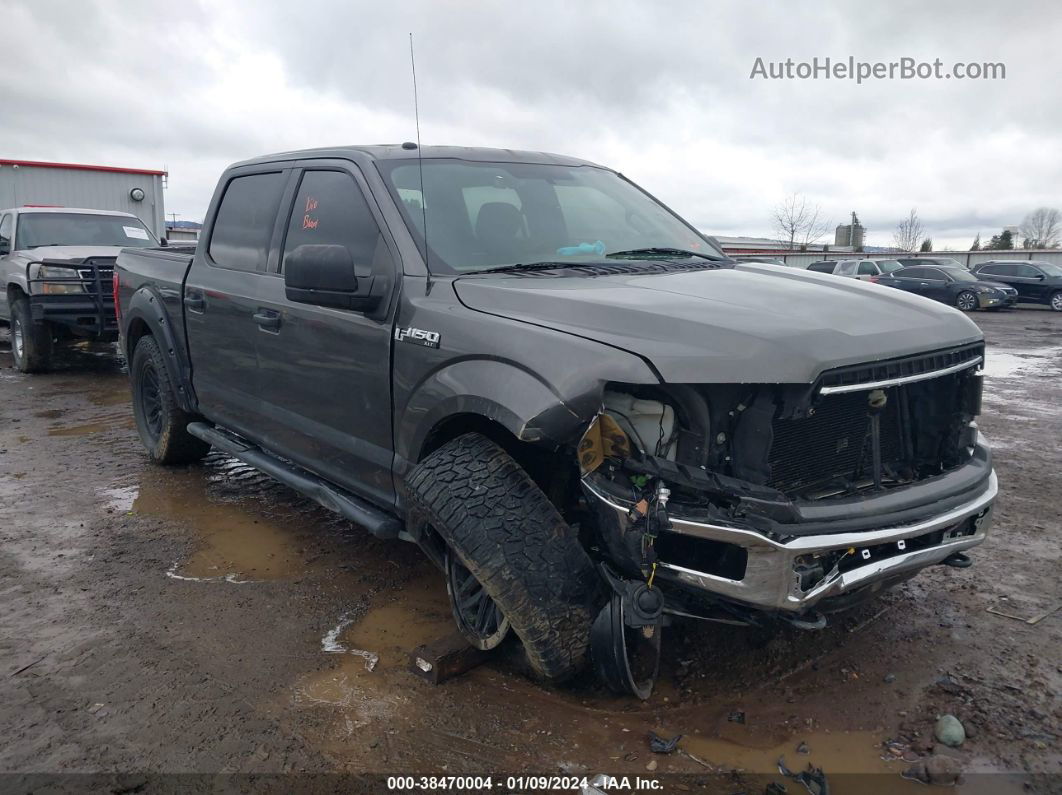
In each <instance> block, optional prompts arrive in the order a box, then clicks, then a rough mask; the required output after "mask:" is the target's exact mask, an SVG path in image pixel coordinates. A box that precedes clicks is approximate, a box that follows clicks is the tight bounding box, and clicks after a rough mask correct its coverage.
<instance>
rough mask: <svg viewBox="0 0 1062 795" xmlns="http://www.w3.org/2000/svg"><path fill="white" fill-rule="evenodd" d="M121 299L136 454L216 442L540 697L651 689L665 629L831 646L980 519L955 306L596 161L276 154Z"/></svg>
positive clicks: (151, 256)
mask: <svg viewBox="0 0 1062 795" xmlns="http://www.w3.org/2000/svg"><path fill="white" fill-rule="evenodd" d="M116 280H117V285H116V292H117V296H118V308H119V314H120V325H121V330H122V339H123V345H124V349H125V352H126V354H127V356H128V357H129V361H130V363H131V364H130V379H131V382H132V394H133V406H134V411H135V417H136V424H137V428H138V431H139V433H140V436H141V439H142V440H143V443H144V445H145V446H146V448H147V450H148V451H149V454H150V457H151V458H152V459H153V460H155V461H157V462H159V463H163V464H176V463H187V462H190V461H193V460H195V459H198V458H200V457H202V456H203V455H204V454H205V453H206V452H207V451H208V449H210V448H211V447H213V448H215V449H217V450H221V451H224V452H226V453H228V454H231V455H232V456H235V457H237V458H239V459H241V460H243V461H245V462H248V463H249V464H251V465H253V466H255V467H258V468H259V469H261V470H262V471H264V472H267V473H269V474H270V475H272V476H273V477H275V478H277V479H278V480H280V481H282V482H284V483H286V484H288V485H290V486H292V487H293V488H295V489H298V490H300V491H302V492H304V493H306V494H308V495H312V496H313V497H314V498H315V499H317V500H318V501H319V502H321V503H322V504H323V505H326V506H328V507H330V508H332V509H334V510H336V511H338V512H339V513H341V514H343V515H344V516H347V517H349V518H350V519H352V520H354V521H356V522H359V523H360V524H362V525H364V526H365V527H366V528H367V529H368V530H369V531H370V532H372V533H375V534H376V535H378V536H381V537H385V538H401V539H405V540H408V541H413V542H416V543H417V544H419V545H420V546H421V547H422V548H423V549H424V551H425V553H426V554H427V555H428V556H429V557H430V558H431V559H432V560H433V561H434V562H435V563H436V564H437V565H438V566H439V567H440V569H441V570H442V572H443V574H444V576H445V578H446V582H447V584H448V587H449V593H450V601H451V606H452V610H453V614H454V618H455V620H456V623H457V625H458V627H459V628H460V630H461V632H462V633H463V634H464V635H465V637H466V638H467V639H468V640H469V642H470V643H472V644H473V645H475V646H477V647H479V648H481V649H490V648H493V647H495V646H497V645H498V644H500V643H502V641H503V640H505V638H506V637H507V636H510V635H515V636H516V638H518V639H519V641H520V642H521V643H522V645H523V648H524V650H525V652H526V656H527V659H528V661H529V663H530V665H531V667H532V668H533V669H534V670H535V671H537V672H538V673H539V674H540V675H541V676H543V677H545V678H548V679H553V680H557V679H563V678H565V677H568V676H571V675H572V674H573V673H575V672H576V671H578V670H579V669H580V668H581V667H582V666H583V665H584V664H585V663H586V662H587V661H588V659H591V658H592V659H593V660H594V662H595V664H596V666H597V669H598V670H599V672H600V673H601V675H602V676H603V677H604V679H605V680H606V681H607V682H608V684H609V685H611V686H612V687H614V688H616V689H617V690H621V691H626V692H632V693H636V694H637V695H640V696H643V697H644V696H645V695H647V694H648V692H649V690H650V688H651V686H652V681H653V678H654V676H655V672H656V666H657V664H658V662H659V653H660V637H661V634H662V630H663V628H664V627H665V626H666V624H667V623H669V622H670V621H671V620H673V619H674V617H685V618H691V619H703V620H708V621H722V622H726V623H739V624H763V623H766V622H770V621H773V620H782V621H787V622H790V623H792V624H796V625H797V626H801V627H805V628H809V629H813V628H817V627H821V626H824V624H825V622H826V620H827V616H828V614H829V613H831V612H833V611H836V610H840V609H842V608H845V607H847V606H849V605H851V604H854V603H856V602H858V601H859V600H861V599H864V598H866V597H869V596H872V595H874V594H876V593H879V592H881V591H882V590H883V589H885V588H887V587H889V586H891V585H893V584H895V583H898V582H900V581H902V580H904V579H906V578H908V577H911V576H912V575H914V574H915V573H916V572H918V571H919V570H921V569H923V568H925V567H927V566H930V565H933V564H947V565H950V566H957V567H965V566H967V565H969V564H970V562H971V561H970V558H969V557H967V555H966V554H965V553H964V551H965V550H967V549H969V548H970V547H973V546H975V545H976V544H979V543H980V542H981V541H982V540H983V539H984V538H985V533H986V532H987V530H988V527H989V524H990V517H991V510H992V505H993V501H994V499H995V497H996V490H997V485H996V477H995V474H994V472H993V468H992V462H991V456H990V452H989V449H988V446H987V444H986V443H985V440H984V439H983V438H982V437H981V435H980V434H979V433H978V430H977V425H976V423H975V418H976V416H977V415H978V413H979V411H980V397H981V386H982V378H981V375H980V368H981V364H982V361H983V357H984V344H983V339H982V335H981V333H980V332H979V331H978V329H977V327H976V326H975V325H974V324H973V323H971V322H970V321H969V320H968V319H967V318H966V317H964V316H963V314H962V313H961V312H958V311H956V310H954V309H951V308H949V307H945V306H941V305H940V304H938V303H935V302H932V301H929V300H925V299H923V298H919V297H917V296H911V295H906V294H904V293H902V292H901V291H899V290H889V289H885V288H882V287H879V286H877V285H874V284H868V283H864V282H860V281H857V280H850V279H837V278H834V277H832V276H828V275H821V274H815V273H808V272H805V271H801V270H798V269H789V268H778V267H776V266H772V265H764V264H757V263H748V264H739V263H735V262H733V261H732V260H729V259H728V258H727V257H725V256H724V255H723V254H722V252H721V251H719V250H718V249H717V248H716V247H715V245H714V244H713V242H712V241H711V239H709V238H706V237H704V236H703V235H702V234H700V233H699V232H698V231H697V230H696V229H694V228H693V227H692V226H691V225H689V224H687V223H686V222H685V221H683V220H682V219H681V218H679V217H678V216H677V215H675V214H674V213H673V212H672V211H670V210H669V209H668V208H667V207H665V206H664V205H662V204H661V203H660V202H658V201H657V200H656V199H654V198H653V197H652V196H650V195H649V194H647V193H646V192H644V191H643V190H642V189H640V188H638V187H637V186H636V185H634V184H632V183H631V182H630V181H629V180H627V179H626V178H624V177H623V176H622V175H621V174H618V173H616V172H614V171H611V170H609V169H607V168H603V167H601V166H597V165H594V164H592V163H587V162H584V161H581V160H576V159H573V158H568V157H560V156H555V155H547V154H542V153H532V152H513V151H508V150H491V149H464V148H435V147H431V148H424V149H421V150H418V149H417V147H416V146H415V145H413V144H403V145H401V146H372V147H346V148H336V149H320V150H312V151H304V152H291V153H286V154H279V155H274V156H269V157H262V158H259V159H256V160H251V161H247V162H244V163H239V164H237V165H235V166H232V167H231V168H229V169H228V170H227V171H226V172H225V173H224V175H223V176H222V178H221V180H220V182H219V184H218V187H217V190H216V192H215V194H214V197H213V200H212V202H211V204H210V209H209V210H208V213H207V216H206V220H205V224H204V227H203V234H202V237H201V239H200V242H199V244H198V247H197V248H196V249H194V250H191V249H188V250H179V249H176V248H171V249H139V250H137V249H126V250H123V251H122V252H121V254H120V255H119V257H118V263H117V271H116Z"/></svg>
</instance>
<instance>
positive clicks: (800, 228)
mask: <svg viewBox="0 0 1062 795" xmlns="http://www.w3.org/2000/svg"><path fill="white" fill-rule="evenodd" d="M821 212H822V211H821V209H820V208H819V205H817V204H816V205H814V206H812V205H811V204H809V203H808V200H807V197H806V196H804V195H803V194H800V193H794V194H791V195H789V196H786V197H785V199H784V200H783V201H782V203H781V204H779V205H778V206H777V207H775V208H774V228H775V230H776V231H777V232H778V236H779V238H780V239H781V240H783V241H785V242H787V243H788V244H789V248H796V246H797V245H800V246H803V247H806V246H808V245H809V244H811V243H814V242H815V241H817V240H818V239H819V238H820V237H822V236H823V235H824V234H826V230H827V229H829V227H830V224H829V222H828V221H825V220H823V219H822V218H821Z"/></svg>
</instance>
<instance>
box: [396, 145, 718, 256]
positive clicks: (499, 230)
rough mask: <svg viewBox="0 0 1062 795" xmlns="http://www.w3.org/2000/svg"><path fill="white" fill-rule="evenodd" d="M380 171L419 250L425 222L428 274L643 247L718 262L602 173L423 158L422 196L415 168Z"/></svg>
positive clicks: (655, 206) (708, 248) (401, 165)
mask: <svg viewBox="0 0 1062 795" xmlns="http://www.w3.org/2000/svg"><path fill="white" fill-rule="evenodd" d="M379 167H380V170H381V171H382V173H383V175H384V178H385V180H386V181H387V182H388V183H389V188H390V190H391V192H392V194H393V195H394V197H395V199H396V201H397V203H398V205H399V207H401V208H402V213H403V215H404V216H405V221H406V225H407V226H408V227H409V229H410V231H411V232H412V233H413V235H414V237H415V238H416V239H417V243H418V244H419V245H420V247H421V250H422V251H423V250H424V219H425V216H426V218H427V226H428V230H427V231H428V234H427V239H428V248H429V252H428V261H429V265H430V267H431V269H432V270H433V271H436V272H444V273H445V272H450V273H473V272H476V271H483V270H488V269H490V268H497V267H501V266H506V265H515V264H517V263H522V264H530V263H536V262H559V263H562V264H563V263H569V262H570V263H573V264H574V263H580V262H591V261H597V262H600V261H601V260H602V258H603V257H607V256H608V255H610V254H616V253H619V252H628V251H633V250H638V249H650V248H655V249H678V250H682V251H689V252H692V254H691V255H692V256H697V255H705V256H709V257H713V258H715V257H721V256H722V252H720V251H719V250H718V249H716V248H715V247H714V246H712V245H711V244H710V243H709V242H708V241H707V240H706V239H705V238H704V237H703V236H702V235H701V234H700V233H699V232H697V231H696V230H695V229H693V228H692V227H690V226H688V225H687V224H686V223H685V222H683V221H682V220H680V219H679V218H678V217H677V216H676V215H674V214H673V213H672V212H671V211H670V210H668V209H667V208H666V207H664V206H663V205H661V204H659V203H658V202H656V201H654V200H653V199H652V198H650V197H649V196H648V195H646V194H645V193H643V192H642V191H641V190H639V189H638V188H636V187H634V186H633V185H632V184H631V183H629V182H627V181H626V180H624V179H623V178H621V177H620V176H618V175H617V174H615V173H613V172H611V171H607V170H605V169H602V168H597V167H594V166H560V165H545V164H538V163H473V162H468V161H462V160H442V159H438V160H425V161H424V162H423V168H424V177H423V179H424V183H423V184H424V194H426V197H425V196H424V195H422V193H421V175H420V170H419V167H418V163H417V161H415V160H394V161H381V162H380V163H379ZM425 199H426V201H425ZM676 255H677V254H676V252H675V251H670V252H666V251H656V252H646V253H645V254H644V255H639V256H642V258H645V259H652V258H654V257H669V258H671V259H674V258H675V257H676ZM632 256H634V255H632ZM678 256H681V255H680V254H679V255H678Z"/></svg>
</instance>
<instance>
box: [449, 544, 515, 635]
mask: <svg viewBox="0 0 1062 795" xmlns="http://www.w3.org/2000/svg"><path fill="white" fill-rule="evenodd" d="M446 590H447V592H448V593H449V595H450V607H451V609H452V610H453V614H454V620H455V621H456V622H457V627H458V629H460V630H461V634H462V635H464V636H465V638H466V639H467V640H468V642H469V643H471V644H472V645H473V646H475V647H476V648H477V649H482V650H484V651H487V650H490V649H493V648H495V647H496V646H498V645H499V644H500V643H501V642H502V641H503V640H505V636H506V635H508V634H509V619H508V618H506V617H505V615H504V614H503V613H502V611H501V609H500V608H499V607H498V606H497V605H496V604H495V603H494V600H493V599H492V598H491V597H490V594H488V593H487V591H486V589H485V588H484V587H483V586H482V584H480V582H479V580H477V579H476V577H475V575H474V574H472V572H470V571H469V570H468V569H467V568H465V566H464V564H462V563H461V561H460V560H458V559H457V556H456V555H454V554H453V553H452V552H448V553H447V555H446Z"/></svg>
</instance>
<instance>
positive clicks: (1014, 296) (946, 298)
mask: <svg viewBox="0 0 1062 795" xmlns="http://www.w3.org/2000/svg"><path fill="white" fill-rule="evenodd" d="M877 283H878V284H884V285H885V286H887V287H896V288H898V289H900V290H905V291H907V292H909V293H915V294H917V295H924V296H925V297H926V298H932V299H933V300H934V301H940V302H942V303H945V304H949V305H951V306H954V307H958V308H959V309H961V310H962V311H963V312H972V311H974V310H975V309H1003V308H1005V307H1009V306H1014V304H1016V303H1017V301H1018V293H1017V291H1016V290H1015V289H1014V288H1012V287H1008V286H1007V285H1005V284H1000V283H997V282H989V281H983V280H980V279H978V278H977V276H975V275H974V274H972V273H970V271H968V270H966V268H963V267H961V266H947V265H941V266H939V267H933V268H929V267H914V268H901V269H900V270H897V271H893V272H892V273H890V274H889V275H888V276H882V277H879V278H878V279H877Z"/></svg>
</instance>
